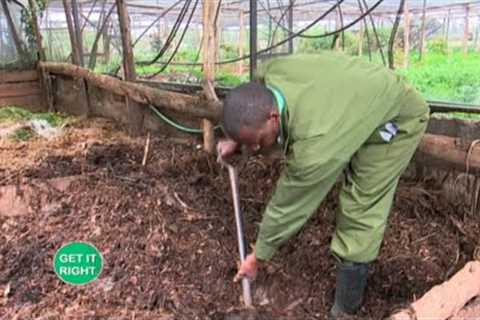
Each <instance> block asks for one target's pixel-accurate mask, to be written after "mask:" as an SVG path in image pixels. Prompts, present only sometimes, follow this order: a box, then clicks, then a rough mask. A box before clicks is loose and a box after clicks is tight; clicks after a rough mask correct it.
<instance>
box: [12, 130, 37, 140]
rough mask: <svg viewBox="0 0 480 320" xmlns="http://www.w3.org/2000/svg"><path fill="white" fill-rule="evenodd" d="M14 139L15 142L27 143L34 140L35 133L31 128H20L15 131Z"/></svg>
mask: <svg viewBox="0 0 480 320" xmlns="http://www.w3.org/2000/svg"><path fill="white" fill-rule="evenodd" d="M12 138H13V139H14V140H19V141H27V140H30V139H31V138H33V132H32V130H30V129H29V128H20V129H18V130H15V132H14V133H13V135H12Z"/></svg>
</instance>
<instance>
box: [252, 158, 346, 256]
mask: <svg viewBox="0 0 480 320" xmlns="http://www.w3.org/2000/svg"><path fill="white" fill-rule="evenodd" d="M297 158H301V157H297ZM308 162H310V163H308ZM343 167H344V165H343V162H342V163H340V162H339V161H335V160H330V161H321V160H320V161H307V163H306V162H305V161H297V160H293V161H290V160H289V161H288V162H287V167H286V169H285V171H284V173H283V174H282V176H281V177H280V179H279V180H278V183H277V186H276V190H275V193H274V195H273V197H272V199H271V200H270V202H269V204H268V206H267V208H266V211H265V213H264V216H263V220H262V222H261V224H260V230H259V234H258V237H257V241H256V245H255V255H256V257H257V258H258V259H259V260H270V259H271V258H272V256H273V255H274V254H275V252H276V251H277V250H278V248H279V247H280V246H281V245H282V244H283V243H284V242H286V241H287V240H288V239H290V238H291V237H292V236H293V235H295V234H297V233H298V231H299V230H300V229H301V228H302V227H303V225H304V224H305V223H306V222H307V220H308V219H309V218H310V217H311V216H312V214H313V213H314V212H316V210H317V208H318V206H319V205H320V203H321V202H322V200H323V199H324V198H325V196H326V195H327V193H328V191H329V190H330V189H331V188H332V186H333V185H334V184H335V182H336V180H337V177H338V176H339V175H340V174H341V172H342V170H343Z"/></svg>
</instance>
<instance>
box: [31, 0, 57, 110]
mask: <svg viewBox="0 0 480 320" xmlns="http://www.w3.org/2000/svg"><path fill="white" fill-rule="evenodd" d="M28 4H29V7H30V13H31V15H32V27H33V33H34V34H35V43H36V44H37V52H38V59H39V60H40V61H46V57H45V51H44V49H43V45H42V35H41V34H40V30H39V27H38V19H37V6H36V4H35V2H34V1H33V0H28ZM38 76H39V78H40V84H41V86H42V95H43V100H44V102H45V105H46V106H47V108H48V111H53V102H52V100H53V99H52V95H51V94H52V90H51V86H50V82H49V79H48V76H47V74H46V73H45V72H43V71H42V69H41V68H38Z"/></svg>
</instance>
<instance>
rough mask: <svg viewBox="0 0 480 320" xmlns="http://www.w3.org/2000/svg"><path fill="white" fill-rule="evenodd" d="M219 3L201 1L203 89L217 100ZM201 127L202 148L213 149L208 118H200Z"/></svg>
mask: <svg viewBox="0 0 480 320" xmlns="http://www.w3.org/2000/svg"><path fill="white" fill-rule="evenodd" d="M219 5H220V3H219V0H204V1H203V47H202V56H203V75H204V78H205V79H204V83H203V90H204V93H205V95H206V97H207V99H208V100H213V101H215V100H216V101H218V97H217V95H216V94H215V89H214V88H215V86H214V83H215V57H216V56H217V50H218V47H217V46H216V43H217V40H216V36H217V34H216V33H215V14H216V11H217V7H218V6H219ZM202 128H203V149H204V150H205V151H206V152H208V153H213V151H214V150H215V139H214V138H215V137H214V132H213V125H212V123H211V122H210V121H209V120H206V119H203V120H202Z"/></svg>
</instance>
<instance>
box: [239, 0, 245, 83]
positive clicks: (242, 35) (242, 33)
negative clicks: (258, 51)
mask: <svg viewBox="0 0 480 320" xmlns="http://www.w3.org/2000/svg"><path fill="white" fill-rule="evenodd" d="M239 26H240V33H239V35H238V54H239V56H240V57H243V55H244V54H245V13H244V12H243V10H241V9H240V22H239ZM243 71H244V62H243V60H240V61H238V70H237V73H238V75H242V74H243Z"/></svg>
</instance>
